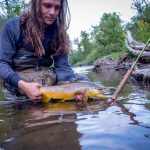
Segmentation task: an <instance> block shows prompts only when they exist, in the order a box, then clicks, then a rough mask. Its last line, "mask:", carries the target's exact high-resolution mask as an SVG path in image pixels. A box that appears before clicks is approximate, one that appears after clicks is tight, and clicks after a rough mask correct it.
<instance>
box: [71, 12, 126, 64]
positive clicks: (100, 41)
mask: <svg viewBox="0 0 150 150" xmlns="http://www.w3.org/2000/svg"><path fill="white" fill-rule="evenodd" d="M121 23H122V22H121V19H120V18H119V15H117V14H116V13H112V14H111V13H110V14H106V13H105V14H104V15H103V16H102V18H101V21H100V23H99V25H97V26H93V27H92V31H91V33H90V34H88V33H87V32H85V31H82V32H81V40H80V41H79V39H78V40H76V42H75V43H76V44H77V47H78V50H77V51H75V52H74V53H72V56H71V59H72V63H73V64H76V65H78V64H83V65H85V64H90V63H92V62H94V61H95V60H96V59H98V58H99V57H102V56H106V55H109V54H110V53H112V52H118V51H121V50H122V49H124V36H123V27H122V25H121ZM73 55H74V56H73Z"/></svg>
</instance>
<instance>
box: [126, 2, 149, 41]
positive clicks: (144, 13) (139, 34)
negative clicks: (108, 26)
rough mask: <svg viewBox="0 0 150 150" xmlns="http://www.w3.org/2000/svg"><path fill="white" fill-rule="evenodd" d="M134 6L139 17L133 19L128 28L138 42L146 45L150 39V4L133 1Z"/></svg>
mask: <svg viewBox="0 0 150 150" xmlns="http://www.w3.org/2000/svg"><path fill="white" fill-rule="evenodd" d="M132 5H133V8H134V9H135V10H136V11H137V15H136V16H134V17H133V18H132V23H128V24H127V26H126V28H127V29H130V30H131V32H132V34H133V37H134V38H135V39H136V40H137V41H140V42H144V43H145V42H146V41H147V40H148V38H149V37H150V15H149V14H150V2H149V1H148V0H133V4H132Z"/></svg>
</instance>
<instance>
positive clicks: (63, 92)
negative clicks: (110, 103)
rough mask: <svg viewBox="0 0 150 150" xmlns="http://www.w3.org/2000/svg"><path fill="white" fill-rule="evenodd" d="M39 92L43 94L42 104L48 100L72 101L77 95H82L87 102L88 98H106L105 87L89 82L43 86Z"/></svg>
mask: <svg viewBox="0 0 150 150" xmlns="http://www.w3.org/2000/svg"><path fill="white" fill-rule="evenodd" d="M40 92H41V93H42V94H43V98H42V101H43V102H49V100H50V99H60V100H61V101H66V100H73V99H75V96H76V95H77V94H82V95H83V100H84V101H87V100H88V98H99V99H107V98H108V97H107V96H106V95H103V94H104V93H106V92H108V90H106V88H105V87H103V86H101V85H99V84H96V83H94V82H89V81H73V82H66V83H62V84H58V85H53V86H47V87H46V86H45V87H41V88H40Z"/></svg>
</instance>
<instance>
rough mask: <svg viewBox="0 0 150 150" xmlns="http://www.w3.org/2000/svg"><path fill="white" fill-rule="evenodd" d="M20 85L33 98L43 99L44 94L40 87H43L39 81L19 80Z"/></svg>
mask: <svg viewBox="0 0 150 150" xmlns="http://www.w3.org/2000/svg"><path fill="white" fill-rule="evenodd" d="M18 87H19V88H20V89H21V91H23V92H24V93H25V94H26V95H27V96H28V97H29V98H30V99H31V100H41V98H42V94H41V93H40V88H41V87H42V85H41V84H39V83H28V82H25V81H23V80H20V81H19V82H18Z"/></svg>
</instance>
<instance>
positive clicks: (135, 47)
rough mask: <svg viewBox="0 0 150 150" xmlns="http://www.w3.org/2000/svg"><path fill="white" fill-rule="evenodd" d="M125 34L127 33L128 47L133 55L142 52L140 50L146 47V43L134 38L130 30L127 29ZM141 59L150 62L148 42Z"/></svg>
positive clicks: (126, 42)
mask: <svg viewBox="0 0 150 150" xmlns="http://www.w3.org/2000/svg"><path fill="white" fill-rule="evenodd" d="M125 34H126V40H125V44H126V47H127V48H128V50H129V51H130V52H131V53H132V54H133V55H135V56H137V55H138V54H139V53H140V51H141V50H142V49H143V48H144V47H145V44H144V43H139V42H137V41H136V40H134V39H133V37H132V35H131V32H130V31H126V32H125ZM141 60H142V61H144V62H146V63H149V62H150V44H148V46H147V47H146V48H145V51H144V52H143V54H142V56H141Z"/></svg>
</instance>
